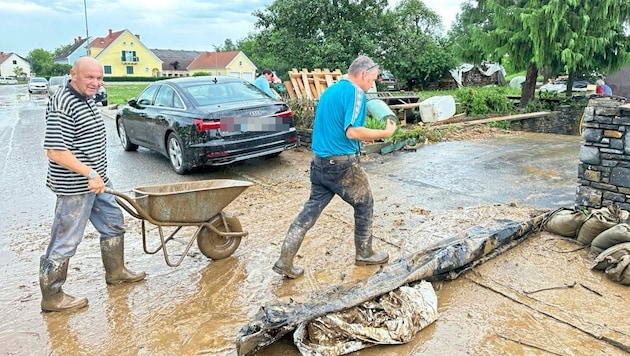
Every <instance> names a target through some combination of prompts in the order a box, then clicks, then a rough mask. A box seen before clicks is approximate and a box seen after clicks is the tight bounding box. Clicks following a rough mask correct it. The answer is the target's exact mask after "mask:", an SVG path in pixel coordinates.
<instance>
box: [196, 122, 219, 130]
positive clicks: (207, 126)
mask: <svg viewBox="0 0 630 356" xmlns="http://www.w3.org/2000/svg"><path fill="white" fill-rule="evenodd" d="M193 125H195V129H196V130H197V131H199V132H204V131H208V130H218V129H219V128H221V121H220V120H204V119H193Z"/></svg>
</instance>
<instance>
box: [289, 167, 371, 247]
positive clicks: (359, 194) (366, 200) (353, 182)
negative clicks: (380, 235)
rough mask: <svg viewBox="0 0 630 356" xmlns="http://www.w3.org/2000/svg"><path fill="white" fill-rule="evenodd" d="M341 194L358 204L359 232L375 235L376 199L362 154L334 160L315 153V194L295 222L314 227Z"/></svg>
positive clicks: (356, 206)
mask: <svg viewBox="0 0 630 356" xmlns="http://www.w3.org/2000/svg"><path fill="white" fill-rule="evenodd" d="M335 194H337V195H338V196H339V197H341V199H343V200H344V201H345V202H347V203H348V204H350V205H352V207H354V233H355V236H365V237H366V236H371V234H372V214H373V207H374V199H373V198H372V191H371V190H370V183H369V181H368V177H367V174H366V173H365V171H364V170H363V168H362V167H361V166H360V165H359V157H358V156H356V157H354V158H352V159H349V160H338V161H331V160H327V159H324V158H319V157H317V156H316V157H315V158H313V160H312V161H311V195H310V197H309V198H308V201H306V203H304V208H302V211H301V212H300V213H299V214H298V216H297V217H296V218H295V220H294V221H293V225H296V226H298V227H301V228H304V229H305V230H308V229H310V228H311V227H313V225H314V224H315V222H316V221H317V219H318V218H319V215H320V214H321V213H322V211H323V210H324V208H325V207H326V206H327V205H328V203H330V201H331V200H332V198H333V197H334V196H335Z"/></svg>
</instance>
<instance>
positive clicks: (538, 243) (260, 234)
mask: <svg viewBox="0 0 630 356" xmlns="http://www.w3.org/2000/svg"><path fill="white" fill-rule="evenodd" d="M110 128H111V126H109V127H108V130H109V129H110ZM496 134H497V133H496V132H488V131H486V130H483V131H477V132H475V131H473V132H472V133H470V131H469V132H468V133H467V134H466V133H465V134H460V135H459V138H461V139H466V138H471V137H474V138H477V139H478V138H488V137H491V136H494V135H496ZM502 134H503V133H502ZM511 134H512V135H518V133H511ZM466 135H469V137H466ZM456 138H458V137H451V139H456ZM112 150H119V148H118V147H112ZM402 154H413V152H409V153H402ZM138 156H143V157H141V158H142V159H156V160H157V161H158V162H162V159H161V158H159V157H158V158H155V155H153V154H151V153H147V152H139V153H138ZM310 157H311V154H310V152H309V151H307V150H304V149H299V150H296V151H290V152H285V153H283V154H282V155H281V156H280V157H278V158H277V159H272V160H259V161H254V162H249V163H247V164H239V165H235V166H233V167H231V168H227V169H223V170H220V171H218V172H202V173H199V174H197V175H195V176H192V177H187V178H182V179H200V178H203V179H207V178H219V177H221V178H225V177H227V178H234V179H245V180H249V181H251V182H254V183H255V184H254V186H252V187H250V188H248V189H247V190H246V191H245V192H244V193H243V194H241V195H240V196H238V197H237V198H236V199H235V200H234V201H233V202H232V203H231V204H230V205H228V207H226V209H225V211H226V212H231V213H233V214H234V216H236V217H237V218H238V219H239V220H240V222H241V224H242V226H243V228H244V229H245V230H247V231H248V232H249V235H248V236H247V237H245V238H243V240H242V242H241V245H240V247H239V248H238V249H237V250H236V252H235V253H234V254H233V255H232V256H230V257H228V258H226V259H224V260H219V261H212V260H208V259H207V258H206V257H205V256H203V255H202V254H201V253H200V252H199V250H198V249H197V247H196V246H195V245H194V244H193V246H192V248H191V249H190V251H189V252H188V254H187V255H186V256H184V258H183V261H182V264H181V265H180V266H179V267H174V268H172V267H168V266H166V264H165V262H164V257H163V255H162V254H161V252H159V253H157V254H155V255H150V254H146V253H144V252H143V246H142V238H141V224H140V221H139V220H137V219H134V218H132V217H131V216H127V220H126V221H127V240H126V255H127V265H128V267H129V268H130V269H133V270H144V271H147V273H148V277H147V279H146V281H144V282H141V283H136V284H132V285H123V286H116V287H107V286H106V285H105V282H104V272H103V269H102V263H101V261H100V253H99V250H98V236H97V234H96V233H95V231H94V230H93V229H92V228H91V227H90V228H89V229H88V231H87V234H86V237H85V241H84V242H83V243H82V244H81V246H80V247H79V250H78V252H77V255H76V256H75V257H74V258H73V259H72V260H71V262H70V272H69V276H68V282H67V283H66V285H65V289H66V291H67V292H69V293H71V294H74V295H78V296H86V297H88V299H89V303H90V304H89V307H88V308H85V309H83V310H80V311H77V312H74V313H52V314H48V313H41V312H40V310H39V301H40V299H39V298H40V294H39V287H38V282H37V264H38V259H39V255H40V254H41V253H42V252H43V251H44V249H45V247H46V245H47V242H48V234H49V230H50V218H51V215H52V211H50V210H46V211H42V212H40V215H39V216H36V217H35V220H37V221H39V223H36V224H33V223H31V222H28V223H27V222H21V221H22V219H16V222H15V224H13V225H12V226H11V228H10V229H9V231H6V233H7V234H6V235H7V236H10V242H9V243H8V245H7V246H8V251H6V252H5V253H4V256H5V257H6V258H7V259H6V260H5V261H9V262H8V264H3V273H4V274H6V275H7V276H8V281H7V282H6V283H5V286H4V287H3V291H2V293H1V294H0V298H1V301H2V304H1V308H2V310H1V311H2V315H3V316H4V317H3V321H2V322H1V323H2V327H1V329H0V344H1V345H2V347H1V348H0V354H5V355H205V354H207V355H235V354H236V351H235V338H236V335H237V333H238V331H239V330H240V329H241V327H243V326H244V325H245V324H246V323H247V321H248V320H249V318H250V317H251V316H253V315H254V314H255V313H256V312H257V311H258V309H259V308H260V307H261V306H264V305H265V304H269V303H275V302H278V301H288V300H289V299H294V300H297V301H305V300H307V299H308V297H309V295H311V294H312V293H314V292H316V291H320V290H325V289H329V288H333V287H335V286H339V285H349V284H353V283H356V282H357V281H360V280H364V279H366V278H367V277H369V276H370V275H371V274H372V273H374V272H375V271H376V269H377V267H357V266H355V265H354V264H353V261H354V246H353V242H352V227H353V224H352V211H351V209H350V208H349V207H348V206H347V205H346V204H345V203H344V202H343V201H341V200H340V199H338V198H335V199H333V201H332V202H331V204H330V205H329V207H328V208H327V209H326V210H325V211H324V213H323V214H322V216H321V217H320V219H319V221H318V222H317V224H316V225H315V226H314V227H313V229H311V230H310V231H309V233H308V234H307V237H306V239H305V241H304V243H303V245H302V248H301V249H300V251H299V253H298V257H297V259H296V263H298V264H299V265H301V266H303V267H304V268H305V270H306V273H305V275H304V277H303V278H301V279H298V280H285V279H283V278H281V277H280V276H279V275H277V274H275V273H273V272H272V271H271V266H272V265H273V263H274V262H275V260H276V259H277V257H278V254H279V251H280V245H281V243H282V240H283V237H284V233H285V231H286V229H287V228H288V226H289V224H290V223H291V221H292V220H293V218H294V217H295V215H296V214H297V212H298V211H299V209H300V208H301V207H302V204H303V203H304V201H305V200H306V198H307V197H308V194H309V182H308V167H309V165H308V162H309V160H310ZM133 159H136V158H135V156H134V158H133ZM388 159H391V156H388V157H382V156H375V157H370V158H369V159H366V160H365V161H366V162H365V167H366V170H367V171H368V172H371V171H376V170H377V168H378V167H384V166H383V165H387V164H388V161H387V160H388ZM120 169H122V168H119V170H120ZM162 169H168V167H167V166H166V165H164V167H162ZM370 179H371V183H372V189H373V193H374V197H375V226H374V233H375V235H376V237H377V238H376V239H375V242H374V244H375V247H376V248H377V249H382V250H386V251H387V252H389V254H390V257H391V258H392V259H395V258H398V257H401V256H405V255H408V254H410V253H412V252H414V251H418V250H421V249H422V248H423V247H426V246H428V245H431V244H433V243H435V242H437V241H440V240H441V239H444V238H448V237H453V236H460V237H461V236H464V235H465V233H466V231H467V230H469V229H470V228H472V227H475V226H486V227H490V226H493V225H494V224H496V222H497V220H498V219H511V220H515V221H524V220H527V219H529V218H530V217H531V216H534V215H538V214H540V213H541V212H543V211H545V210H544V209H540V208H539V207H536V208H534V207H532V206H528V205H524V204H521V203H519V202H512V203H496V204H488V205H479V206H463V205H462V206H451V207H450V208H445V209H432V208H429V207H427V206H420V205H414V204H410V203H409V201H408V198H409V197H411V196H413V195H418V194H423V193H424V192H423V191H400V190H397V189H396V186H395V185H394V184H395V182H392V181H390V180H388V179H387V177H386V176H383V175H378V176H377V175H373V174H371V175H370ZM38 183H39V182H38ZM50 195H51V194H49V195H43V196H42V197H41V199H43V200H45V201H46V202H47V203H43V205H45V206H49V205H50V200H51V199H52V197H51V196H50ZM435 199H436V200H439V199H440V197H439V196H436V197H435ZM189 232H190V231H183V234H181V238H180V239H178V241H182V242H183V243H185V242H186V236H187V235H186V233H189ZM148 233H149V236H148V239H147V243H148V245H149V246H148V247H149V248H155V247H156V246H157V244H158V243H159V242H158V241H159V240H157V237H156V234H157V229H155V227H150V228H149V229H148ZM183 243H182V244H180V243H178V242H177V241H175V243H174V244H172V245H171V246H170V247H169V253H170V254H171V256H172V258H174V259H176V258H178V257H179V256H180V255H181V252H182V251H183V246H184V245H183ZM590 262H591V259H590V258H589V256H588V250H587V249H585V248H583V247H581V246H578V245H576V244H575V243H574V242H573V241H570V240H566V239H563V238H560V237H558V236H555V235H553V234H550V233H547V232H540V233H537V234H534V235H532V236H530V238H528V239H527V240H525V241H524V242H523V243H521V244H520V245H518V246H517V247H515V248H513V249H512V250H510V251H508V252H506V253H504V254H503V255H501V256H499V257H497V258H495V259H493V260H490V261H489V262H487V263H485V264H483V265H481V266H480V267H478V268H476V269H475V270H474V271H472V272H468V273H466V274H464V275H463V276H461V277H459V278H458V279H456V280H455V281H452V282H436V283H434V287H435V289H436V291H437V295H438V304H439V310H438V311H439V313H440V317H439V319H438V320H437V321H436V322H435V323H433V324H432V325H430V326H429V327H427V328H426V329H424V330H423V331H421V332H420V333H418V334H417V336H416V337H415V338H414V340H413V341H412V342H410V343H408V344H405V345H397V346H379V347H374V348H371V349H367V350H363V351H360V352H358V353H356V355H411V354H424V355H444V354H457V355H463V354H469V355H506V354H510V355H549V354H551V355H553V354H557V355H617V354H624V351H622V349H623V347H626V350H627V347H628V346H629V345H630V341H629V340H630V325H629V324H628V323H627V320H628V317H629V316H630V313H629V312H628V305H629V304H628V303H629V302H630V295H629V294H628V289H627V287H623V286H619V285H616V284H614V283H611V282H609V281H608V280H607V279H606V278H605V276H604V275H603V274H602V273H601V272H595V271H591V270H590V269H589V265H590ZM297 354H299V353H298V351H297V349H296V348H295V346H294V345H293V344H292V340H291V339H290V338H289V337H287V338H284V339H282V340H280V341H278V342H277V343H275V344H273V345H271V346H269V347H267V348H265V349H263V350H261V351H260V352H258V355H287V356H288V355H297Z"/></svg>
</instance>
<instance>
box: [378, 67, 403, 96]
mask: <svg viewBox="0 0 630 356" xmlns="http://www.w3.org/2000/svg"><path fill="white" fill-rule="evenodd" d="M378 82H379V83H380V84H381V85H382V86H383V87H384V88H386V89H387V90H389V91H393V90H398V79H396V77H395V76H394V75H393V74H392V73H390V72H388V71H385V70H383V71H380V72H379V73H378Z"/></svg>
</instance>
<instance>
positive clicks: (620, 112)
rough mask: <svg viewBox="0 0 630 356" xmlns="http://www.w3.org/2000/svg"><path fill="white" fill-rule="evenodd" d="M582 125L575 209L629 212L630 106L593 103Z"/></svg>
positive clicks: (603, 100) (602, 101) (611, 101)
mask: <svg viewBox="0 0 630 356" xmlns="http://www.w3.org/2000/svg"><path fill="white" fill-rule="evenodd" d="M582 125H583V133H582V146H581V148H580V164H579V167H578V189H577V195H576V207H578V208H580V209H581V208H601V207H604V206H609V205H610V204H612V203H615V204H617V205H618V206H619V207H620V208H622V209H624V210H630V136H628V135H626V134H627V133H628V132H629V128H630V105H622V103H621V102H619V101H617V100H614V99H610V98H598V99H592V100H590V101H589V104H588V107H587V108H586V109H585V110H584V122H583V124H582Z"/></svg>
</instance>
